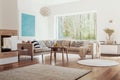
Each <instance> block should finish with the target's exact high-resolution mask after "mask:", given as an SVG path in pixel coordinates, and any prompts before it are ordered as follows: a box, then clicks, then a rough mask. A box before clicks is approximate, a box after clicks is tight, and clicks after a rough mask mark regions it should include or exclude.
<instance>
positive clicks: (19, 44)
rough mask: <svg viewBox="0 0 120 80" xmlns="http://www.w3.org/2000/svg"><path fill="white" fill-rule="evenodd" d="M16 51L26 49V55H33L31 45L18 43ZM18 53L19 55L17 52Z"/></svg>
mask: <svg viewBox="0 0 120 80" xmlns="http://www.w3.org/2000/svg"><path fill="white" fill-rule="evenodd" d="M17 49H18V50H21V49H27V50H28V52H27V53H28V55H34V48H33V45H32V44H31V43H18V44H17ZM18 53H19V51H18Z"/></svg>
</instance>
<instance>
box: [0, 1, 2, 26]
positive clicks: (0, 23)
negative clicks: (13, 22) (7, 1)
mask: <svg viewBox="0 0 120 80" xmlns="http://www.w3.org/2000/svg"><path fill="white" fill-rule="evenodd" d="M1 26H2V0H0V27H1Z"/></svg>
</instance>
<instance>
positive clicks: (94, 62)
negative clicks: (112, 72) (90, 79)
mask: <svg viewBox="0 0 120 80" xmlns="http://www.w3.org/2000/svg"><path fill="white" fill-rule="evenodd" d="M77 63H78V64H82V65H87V66H103V67H104V66H115V65H118V64H119V63H118V62H116V61H113V60H104V59H86V60H79V61H78V62H77Z"/></svg>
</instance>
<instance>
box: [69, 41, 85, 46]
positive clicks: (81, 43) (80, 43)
mask: <svg viewBox="0 0 120 80" xmlns="http://www.w3.org/2000/svg"><path fill="white" fill-rule="evenodd" d="M83 45H84V42H83V41H71V44H70V47H80V46H83Z"/></svg>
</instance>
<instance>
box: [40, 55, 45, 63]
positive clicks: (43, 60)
mask: <svg viewBox="0 0 120 80" xmlns="http://www.w3.org/2000/svg"><path fill="white" fill-rule="evenodd" d="M41 55H42V63H44V60H43V54H41Z"/></svg>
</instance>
